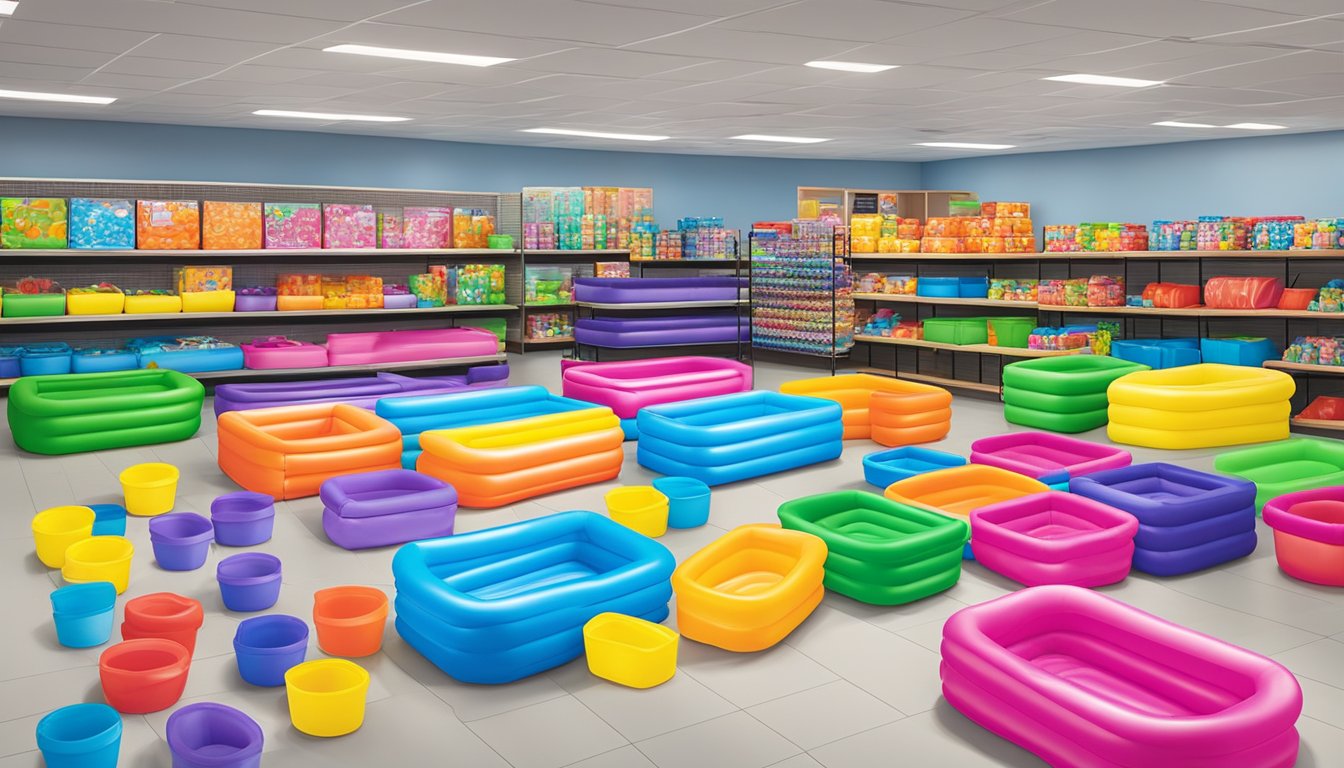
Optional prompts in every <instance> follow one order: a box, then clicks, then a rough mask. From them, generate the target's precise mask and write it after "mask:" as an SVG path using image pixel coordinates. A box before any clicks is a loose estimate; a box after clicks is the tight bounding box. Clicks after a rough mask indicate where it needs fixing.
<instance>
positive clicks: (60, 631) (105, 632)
mask: <svg viewBox="0 0 1344 768" xmlns="http://www.w3.org/2000/svg"><path fill="white" fill-rule="evenodd" d="M116 608H117V588H116V587H114V586H112V585H111V584H110V583H108V582H106V581H93V582H89V583H88V584H71V585H70V586H68V587H61V588H60V589H58V590H56V591H55V592H52V593H51V618H52V620H53V621H54V622H55V624H56V641H57V642H59V643H60V644H61V645H64V646H65V647H67V648H92V647H93V646H95V645H102V644H103V643H106V642H107V641H108V639H109V638H111V637H112V623H113V621H114V620H115V619H116Z"/></svg>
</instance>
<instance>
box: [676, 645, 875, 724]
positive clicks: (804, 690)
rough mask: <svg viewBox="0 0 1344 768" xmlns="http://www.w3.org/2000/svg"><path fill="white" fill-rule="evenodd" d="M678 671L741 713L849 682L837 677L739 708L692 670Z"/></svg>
mask: <svg viewBox="0 0 1344 768" xmlns="http://www.w3.org/2000/svg"><path fill="white" fill-rule="evenodd" d="M789 647H790V648H793V646H789ZM794 650H795V651H797V650H798V649H796V648H794ZM799 653H801V651H799ZM808 659H809V660H812V659H811V657H808ZM677 671H679V672H682V673H683V674H685V675H686V676H687V677H689V678H691V679H692V680H694V681H696V682H697V683H699V684H700V685H703V686H705V687H706V688H708V689H709V690H711V691H713V692H714V694H715V695H717V696H718V697H719V698H721V699H723V700H724V701H727V702H728V703H729V704H732V705H733V706H735V707H737V708H738V709H739V710H741V711H743V712H746V711H747V710H748V709H751V708H752V707H759V706H761V705H762V704H769V703H770V702H772V701H779V700H780V699H787V698H789V697H790V696H796V695H798V694H800V693H807V692H808V691H815V690H816V689H818V688H824V687H826V686H828V685H833V684H835V683H837V682H839V681H841V680H844V681H845V682H849V681H848V680H845V678H843V677H840V676H839V675H836V676H835V679H834V680H827V681H826V682H824V683H818V684H816V685H809V686H808V687H806V688H801V689H799V690H796V691H794V692H793V693H785V694H781V695H779V696H772V697H770V698H768V699H765V700H763V701H758V702H756V703H755V704H749V705H747V706H745V707H743V706H739V705H738V704H737V703H736V702H734V701H732V700H731V699H729V698H728V697H726V696H724V695H723V694H722V693H719V692H718V691H715V690H714V687H713V686H711V685H710V684H709V683H708V682H706V681H704V680H701V679H700V678H698V677H696V676H695V673H694V672H692V671H690V670H683V669H681V668H678V670H677ZM826 671H827V672H831V670H829V669H828V670H826ZM831 674H835V673H834V672H831ZM851 685H852V683H851Z"/></svg>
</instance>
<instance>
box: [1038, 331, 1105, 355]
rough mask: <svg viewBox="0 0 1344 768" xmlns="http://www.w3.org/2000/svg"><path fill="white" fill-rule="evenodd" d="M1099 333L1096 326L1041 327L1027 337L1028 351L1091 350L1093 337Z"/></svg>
mask: <svg viewBox="0 0 1344 768" xmlns="http://www.w3.org/2000/svg"><path fill="white" fill-rule="evenodd" d="M1096 333H1097V326H1095V325H1066V326H1063V327H1061V328H1053V327H1041V328H1035V329H1033V330H1032V332H1031V335H1030V336H1028V337H1027V348H1028V349H1052V350H1069V349H1087V350H1091V347H1092V337H1093V336H1095V335H1096Z"/></svg>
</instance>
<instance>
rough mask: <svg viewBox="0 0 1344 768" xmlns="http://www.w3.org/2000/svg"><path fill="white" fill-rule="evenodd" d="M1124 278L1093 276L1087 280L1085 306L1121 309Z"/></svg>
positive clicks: (1123, 299) (1123, 297) (1117, 276)
mask: <svg viewBox="0 0 1344 768" xmlns="http://www.w3.org/2000/svg"><path fill="white" fill-rule="evenodd" d="M1124 305H1125V278H1124V277H1123V276H1120V275H1115V276H1112V275H1093V276H1091V277H1089V278H1088V279H1087V306H1089V307H1123V306H1124Z"/></svg>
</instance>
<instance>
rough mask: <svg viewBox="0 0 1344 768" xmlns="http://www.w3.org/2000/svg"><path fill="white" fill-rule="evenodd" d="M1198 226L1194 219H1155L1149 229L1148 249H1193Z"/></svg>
mask: <svg viewBox="0 0 1344 768" xmlns="http://www.w3.org/2000/svg"><path fill="white" fill-rule="evenodd" d="M1197 226H1198V225H1197V224H1196V222H1193V221H1162V220H1159V221H1154V222H1153V226H1152V228H1151V229H1149V234H1148V250H1150V251H1193V250H1195V246H1196V239H1195V230H1196V229H1197Z"/></svg>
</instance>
